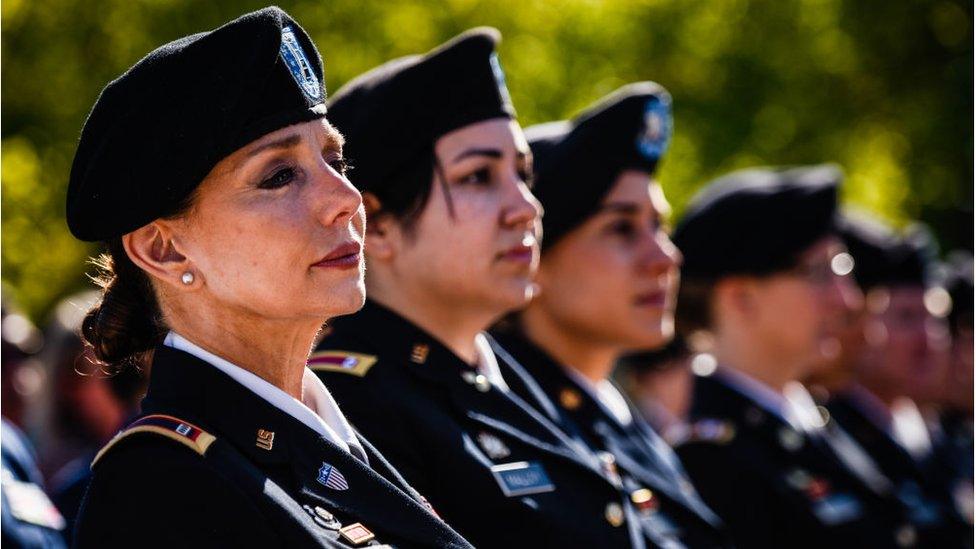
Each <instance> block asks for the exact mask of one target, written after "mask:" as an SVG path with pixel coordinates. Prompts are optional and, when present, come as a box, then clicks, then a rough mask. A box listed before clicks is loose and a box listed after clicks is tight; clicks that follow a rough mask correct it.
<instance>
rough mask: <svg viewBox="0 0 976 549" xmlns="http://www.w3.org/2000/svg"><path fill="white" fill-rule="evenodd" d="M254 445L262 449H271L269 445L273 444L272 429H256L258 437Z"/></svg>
mask: <svg viewBox="0 0 976 549" xmlns="http://www.w3.org/2000/svg"><path fill="white" fill-rule="evenodd" d="M254 445H255V446H257V447H258V448H260V449H262V450H271V447H272V446H274V431H268V430H266V429H258V438H257V440H256V441H255V442H254Z"/></svg>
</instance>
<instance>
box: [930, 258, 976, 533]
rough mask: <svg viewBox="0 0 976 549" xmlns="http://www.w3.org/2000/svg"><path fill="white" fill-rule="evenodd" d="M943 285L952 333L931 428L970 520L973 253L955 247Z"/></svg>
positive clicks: (960, 506) (959, 504) (955, 494)
mask: <svg viewBox="0 0 976 549" xmlns="http://www.w3.org/2000/svg"><path fill="white" fill-rule="evenodd" d="M945 268H946V269H947V273H946V277H945V281H944V284H945V287H946V290H948V292H949V295H950V297H951V298H952V309H951V310H950V311H949V315H948V317H947V320H948V321H949V330H950V334H951V335H952V348H951V353H950V361H949V370H948V373H947V375H946V379H945V382H944V384H943V386H942V398H941V399H940V400H941V409H940V410H939V414H938V418H937V422H936V425H935V428H934V429H933V430H935V431H937V439H938V442H937V447H938V448H939V452H940V453H941V454H943V455H944V456H945V458H946V459H945V462H946V463H947V464H948V467H947V470H948V471H952V474H953V476H954V478H955V479H957V480H956V481H955V483H954V484H955V488H954V489H953V490H952V493H953V497H954V499H955V501H956V506H957V508H958V509H959V510H960V512H961V514H962V515H963V516H964V517H967V518H968V519H969V521H970V522H972V520H973V254H972V252H968V251H964V250H955V251H953V252H951V253H950V254H949V257H948V260H947V261H946V266H945Z"/></svg>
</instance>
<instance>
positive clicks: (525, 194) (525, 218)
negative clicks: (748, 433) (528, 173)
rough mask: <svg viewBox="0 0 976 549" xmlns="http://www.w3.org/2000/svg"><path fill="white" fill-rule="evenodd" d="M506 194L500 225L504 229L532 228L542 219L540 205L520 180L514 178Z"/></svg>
mask: <svg viewBox="0 0 976 549" xmlns="http://www.w3.org/2000/svg"><path fill="white" fill-rule="evenodd" d="M509 186H510V189H511V191H510V192H509V193H507V197H506V206H505V209H504V210H503V211H502V224H503V225H504V226H506V227H521V226H526V227H530V228H531V227H533V226H535V224H536V221H538V220H539V219H540V218H541V217H542V213H543V210H542V204H541V203H539V200H538V199H536V197H535V195H533V194H532V191H530V190H529V187H528V186H527V185H526V184H525V182H524V181H522V180H521V178H518V177H516V178H514V180H513V181H511V183H510V185H509Z"/></svg>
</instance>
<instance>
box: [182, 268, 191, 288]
mask: <svg viewBox="0 0 976 549" xmlns="http://www.w3.org/2000/svg"><path fill="white" fill-rule="evenodd" d="M180 280H181V281H183V284H185V285H186V286H189V285H190V284H193V273H192V272H190V271H187V272H185V273H183V276H181V277H180Z"/></svg>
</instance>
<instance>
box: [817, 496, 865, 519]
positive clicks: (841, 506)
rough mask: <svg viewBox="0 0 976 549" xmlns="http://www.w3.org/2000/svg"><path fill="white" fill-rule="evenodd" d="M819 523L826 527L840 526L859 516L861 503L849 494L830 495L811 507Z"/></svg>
mask: <svg viewBox="0 0 976 549" xmlns="http://www.w3.org/2000/svg"><path fill="white" fill-rule="evenodd" d="M813 512H814V514H816V515H817V518H819V519H820V522H823V523H824V524H826V525H828V526H833V525H835V524H841V523H844V522H848V521H851V520H854V519H856V518H858V517H860V516H861V502H859V501H858V500H857V499H855V498H854V496H852V495H850V494H832V495H830V496H827V497H826V498H824V499H822V500H820V501H818V502H817V503H815V504H814V505H813Z"/></svg>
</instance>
